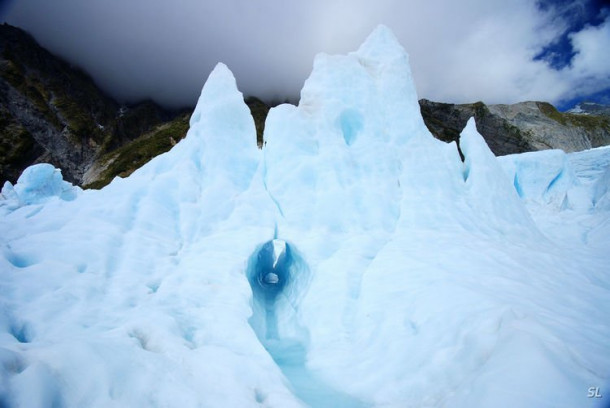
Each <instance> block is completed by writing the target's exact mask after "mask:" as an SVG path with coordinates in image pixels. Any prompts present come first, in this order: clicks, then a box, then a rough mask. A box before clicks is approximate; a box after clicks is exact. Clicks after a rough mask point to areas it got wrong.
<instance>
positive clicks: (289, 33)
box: [7, 0, 610, 106]
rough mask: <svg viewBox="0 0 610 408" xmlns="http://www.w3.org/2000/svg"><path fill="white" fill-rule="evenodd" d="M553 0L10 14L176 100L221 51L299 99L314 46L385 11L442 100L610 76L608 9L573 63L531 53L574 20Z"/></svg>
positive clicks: (331, 46) (351, 39) (37, 1)
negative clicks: (557, 65)
mask: <svg viewBox="0 0 610 408" xmlns="http://www.w3.org/2000/svg"><path fill="white" fill-rule="evenodd" d="M583 1H584V0H578V1H573V2H571V3H574V4H575V3H579V4H584V3H583ZM547 3H548V2H547ZM565 3H566V2H565V1H564V2H563V4H564V6H565ZM567 3H570V2H569V1H568V2H567ZM549 4H550V5H549ZM549 4H547V5H546V6H545V7H541V6H540V3H536V2H534V1H533V0H513V1H511V2H506V1H500V0H464V1H460V2H455V1H453V0H410V1H400V0H377V1H376V2H371V1H368V0H309V1H294V0H290V1H285V0H257V1H255V2H253V1H251V0H225V1H221V0H206V1H199V0H174V1H169V0H158V1H154V2H151V1H148V0H88V1H86V2H85V1H82V0H54V1H53V2H50V1H45V0H20V1H18V2H16V3H15V4H14V5H13V9H12V11H11V12H10V13H9V15H8V17H7V21H8V22H9V23H11V24H14V25H17V26H19V27H22V28H24V29H26V30H28V31H29V32H31V33H32V34H33V35H34V36H35V37H36V38H37V40H38V41H39V42H40V43H41V44H42V45H43V46H45V47H47V48H49V49H50V50H51V51H53V52H55V53H58V54H60V55H62V56H63V57H65V58H67V59H68V60H70V61H71V62H73V63H75V64H77V65H79V66H81V67H83V68H84V69H85V70H86V71H87V72H89V73H90V74H91V75H92V76H93V77H94V78H95V80H96V81H97V82H98V84H99V85H101V86H102V87H103V88H104V89H106V90H108V91H109V92H110V93H111V94H113V95H114V96H116V97H118V98H119V99H122V100H125V101H135V100H138V99H142V98H146V97H151V98H153V99H155V100H157V101H158V102H160V103H163V104H166V105H170V106H180V105H192V104H194V102H195V101H196V100H197V95H198V94H199V91H200V89H201V86H202V84H203V82H204V81H205V78H206V77H207V75H208V74H209V72H210V71H211V69H212V68H213V67H214V65H215V64H216V63H217V62H219V61H222V62H224V63H226V64H227V65H228V66H229V68H230V69H231V70H232V71H233V72H234V74H235V76H236V78H237V82H238V86H239V87H240V89H241V90H242V91H243V92H244V93H245V94H247V95H257V96H260V97H263V98H265V99H267V100H271V99H284V98H286V97H289V98H293V99H295V98H296V97H298V93H299V91H300V88H301V87H302V85H303V82H304V81H305V79H306V78H307V76H308V75H309V72H310V71H311V67H312V63H313V57H314V55H315V54H316V53H317V52H327V53H345V52H348V51H352V50H355V49H357V48H358V46H359V44H360V43H361V42H362V41H363V40H364V38H366V36H367V35H368V33H369V32H371V31H372V30H373V29H374V27H375V26H377V24H379V23H384V24H386V25H388V26H389V27H391V28H392V29H393V30H394V32H395V33H396V35H397V37H398V38H399V40H400V41H401V43H402V44H403V46H404V47H405V49H406V50H407V51H408V52H409V54H410V59H411V64H412V69H413V74H414V77H415V82H416V86H417V89H418V93H419V96H420V97H425V98H429V99H432V100H439V101H446V102H472V101H476V100H483V101H485V102H488V103H512V102H517V101H521V100H528V99H538V100H550V101H552V102H557V101H560V100H562V99H566V98H569V97H572V96H573V94H574V92H575V90H578V89H579V87H581V86H582V87H583V88H582V89H592V88H594V87H595V84H596V81H601V83H602V84H604V83H605V84H607V81H606V82H604V78H606V79H607V73H608V66H610V64H608V61H607V57H605V56H601V55H599V54H600V52H599V51H595V50H596V47H597V49H598V50H599V49H600V47H604V46H606V48H605V49H606V50H607V49H610V48H608V47H607V42H608V33H607V31H608V29H607V27H608V24H607V21H606V23H605V24H604V25H603V26H598V27H585V28H583V29H582V31H580V32H576V33H574V34H572V35H571V36H570V39H571V41H572V43H573V45H574V49H575V51H576V52H577V54H576V55H575V57H574V59H573V61H572V64H571V65H570V66H566V67H564V68H563V69H561V70H558V69H554V68H553V67H551V66H550V65H549V64H548V63H547V62H546V61H544V60H540V59H538V60H535V57H536V55H538V54H540V52H541V50H542V49H543V48H544V47H545V46H547V45H548V44H550V43H552V42H553V41H554V40H555V39H557V38H558V37H559V36H561V35H564V34H565V32H566V29H568V28H569V27H570V22H569V21H568V20H567V18H568V17H567V16H569V13H565V9H560V8H559V7H554V6H552V4H551V3H549ZM601 49H602V50H603V49H604V48H601ZM601 54H604V55H606V54H608V53H607V52H606V53H601ZM603 86H607V85H603Z"/></svg>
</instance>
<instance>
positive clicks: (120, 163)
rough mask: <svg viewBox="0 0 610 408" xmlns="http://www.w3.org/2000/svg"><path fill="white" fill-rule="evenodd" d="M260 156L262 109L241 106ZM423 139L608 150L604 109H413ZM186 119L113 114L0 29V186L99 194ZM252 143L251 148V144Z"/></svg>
mask: <svg viewBox="0 0 610 408" xmlns="http://www.w3.org/2000/svg"><path fill="white" fill-rule="evenodd" d="M246 104H247V105H248V107H249V108H250V112H251V114H252V116H253V118H254V121H255V126H256V130H257V134H256V143H257V145H258V146H259V147H262V146H263V143H264V141H263V132H264V127H265V120H266V118H267V114H268V112H269V109H270V108H271V106H270V105H269V104H266V103H265V102H263V101H261V100H259V99H257V98H255V97H248V98H246ZM419 104H420V109H421V113H422V115H423V119H424V122H425V124H426V126H427V128H428V129H429V130H430V132H431V133H432V134H433V135H434V136H435V137H436V138H438V139H440V140H443V141H445V142H450V141H455V142H457V143H458V148H459V134H460V132H461V131H462V129H464V127H465V125H466V122H467V120H468V119H469V118H470V117H473V116H474V117H475V118H476V126H477V129H478V131H479V132H480V133H481V134H482V135H483V137H484V138H485V140H486V142H487V144H488V145H489V147H490V148H491V150H492V152H493V153H494V154H496V155H507V154H513V153H522V152H529V151H536V150H544V149H562V150H564V151H566V152H574V151H579V150H583V149H588V148H591V147H597V146H603V145H607V144H610V117H608V116H607V115H606V116H603V115H602V114H603V112H607V107H606V110H604V107H603V106H599V105H594V104H587V103H583V104H581V106H582V107H583V108H582V109H583V110H582V112H583V113H588V114H587V115H584V114H576V113H574V112H572V113H570V112H568V113H561V112H558V111H557V110H556V109H555V108H554V107H553V106H552V105H550V104H548V103H544V102H524V103H518V104H514V105H485V104H484V103H482V102H477V103H472V104H461V105H455V104H446V103H438V102H431V101H428V100H425V99H422V100H420V101H419ZM189 116H190V115H189V112H188V111H186V110H184V111H179V112H170V111H166V110H164V109H163V108H161V107H159V106H158V105H156V104H155V103H153V102H152V101H145V102H142V103H139V104H136V105H133V106H129V107H128V106H122V105H120V104H119V103H118V102H116V101H115V100H113V99H112V98H110V97H109V96H107V95H105V94H104V93H103V92H102V91H100V90H99V89H98V88H97V86H96V85H95V83H94V82H93V80H92V79H91V78H90V77H89V76H88V75H87V74H86V73H84V72H82V71H81V70H79V69H78V68H76V67H74V66H71V65H70V64H69V63H67V62H65V61H63V60H62V59H61V58H58V57H56V56H54V55H52V54H50V53H49V52H48V51H46V50H45V49H44V48H42V47H40V46H39V45H38V44H37V43H36V41H35V40H34V39H33V38H32V37H31V36H29V35H28V34H27V33H25V32H23V31H22V30H20V29H19V28H16V27H12V26H10V25H7V24H4V25H2V26H0V181H1V182H3V181H5V180H8V181H10V182H12V183H15V182H16V180H17V178H18V177H19V175H20V174H21V172H22V171H23V170H24V169H25V168H26V167H27V166H29V165H31V164H34V163H41V162H48V163H51V164H53V165H55V166H57V167H59V168H61V169H62V172H63V176H64V178H65V179H66V180H68V181H70V182H72V183H75V184H77V185H80V186H83V187H85V188H101V187H103V186H105V185H107V184H108V183H110V181H111V180H112V179H113V178H114V177H116V176H123V177H124V176H126V175H128V174H131V173H132V172H133V171H134V170H135V169H137V168H139V167H140V166H142V165H143V164H144V163H146V162H148V161H149V160H150V159H152V158H153V157H155V156H157V155H159V154H161V153H163V152H166V151H167V150H169V149H170V148H171V147H172V146H173V145H174V144H175V143H176V142H178V141H179V140H180V139H181V138H183V137H184V135H185V134H186V131H187V129H188V122H189ZM253 143H254V140H253Z"/></svg>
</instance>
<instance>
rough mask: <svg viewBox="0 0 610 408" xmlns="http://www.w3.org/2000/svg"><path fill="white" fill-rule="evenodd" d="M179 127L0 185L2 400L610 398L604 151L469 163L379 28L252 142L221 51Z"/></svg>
mask: <svg viewBox="0 0 610 408" xmlns="http://www.w3.org/2000/svg"><path fill="white" fill-rule="evenodd" d="M190 125H191V126H190V130H189V132H188V135H187V137H186V138H185V139H184V140H183V141H181V142H180V143H178V144H177V145H176V146H175V147H174V148H173V149H172V150H171V151H169V152H168V153H166V154H163V155H161V156H159V157H156V158H155V159H153V160H152V161H151V162H149V163H148V164H146V165H145V166H144V167H142V168H141V169H139V170H137V171H136V172H135V173H133V174H132V175H131V176H130V177H128V178H125V179H121V178H117V179H115V180H114V181H113V182H112V183H111V184H110V185H109V186H107V187H106V188H104V189H102V190H99V191H94V190H87V191H81V190H80V189H78V188H75V187H72V186H70V185H69V184H68V183H66V182H64V181H63V180H62V179H61V174H60V173H59V171H58V170H56V169H54V168H52V167H50V166H48V165H40V166H36V167H32V168H30V169H28V170H27V171H26V173H24V175H23V176H22V178H21V179H19V182H18V183H17V184H16V185H15V186H12V185H10V184H8V183H7V184H6V185H5V186H4V188H3V189H2V196H1V197H0V231H1V233H0V250H1V253H0V255H1V256H0V406H9V407H13V406H15V407H281V408H290V407H303V406H312V407H401V408H402V407H469V408H471V407H496V408H497V407H549V408H550V407H554V408H557V407H566V408H568V407H570V408H571V407H588V406H591V407H594V406H600V405H595V404H599V403H600V402H603V400H600V399H595V398H587V395H588V390H589V389H590V387H598V391H599V393H600V394H601V395H604V398H605V399H606V401H607V398H610V387H609V386H610V379H609V374H610V319H609V318H608V316H610V268H609V266H610V194H609V193H608V191H609V189H610V170H608V169H609V164H610V149H603V148H601V149H595V150H590V151H585V152H581V153H574V154H564V153H563V152H561V151H544V152H536V153H528V154H522V155H514V156H507V157H501V158H496V157H495V156H494V155H493V154H492V153H491V152H490V150H489V148H488V147H487V145H486V144H485V141H484V140H483V139H482V137H481V136H480V135H479V134H478V133H477V131H476V127H475V124H474V122H473V121H472V120H471V121H470V122H469V123H468V125H467V127H466V128H465V129H464V131H463V133H462V136H461V139H460V148H461V150H462V152H463V154H464V157H465V159H464V161H463V162H462V160H461V159H460V156H459V154H458V150H457V147H456V145H455V144H446V143H443V142H441V141H438V140H436V139H434V138H433V137H432V136H431V135H430V133H429V132H428V130H427V129H426V127H425V125H424V122H423V120H422V117H421V114H420V111H419V106H418V103H417V95H416V91H415V88H414V84H413V80H412V77H411V72H410V68H409V62H408V56H407V54H406V52H405V51H404V50H403V48H402V47H401V46H400V45H399V44H398V43H397V41H396V39H395V37H394V36H393V34H392V33H391V31H390V30H389V29H387V28H385V27H383V26H381V27H379V28H377V29H376V30H375V31H374V32H373V33H372V34H371V35H370V36H369V37H368V38H367V39H366V41H365V42H364V44H363V45H362V46H361V47H360V48H359V49H358V50H357V51H356V52H353V53H350V54H348V55H338V56H330V55H318V56H317V57H316V59H315V62H314V66H313V71H312V73H311V76H310V77H309V78H308V79H307V81H306V82H305V84H304V87H303V90H302V93H301V100H300V103H299V105H298V106H292V105H280V106H278V107H275V108H273V109H272V110H271V111H270V113H269V116H268V118H267V122H266V128H265V135H264V138H265V141H266V144H265V146H264V147H263V148H262V149H258V148H257V146H256V131H255V127H254V122H253V119H252V117H251V115H250V112H249V110H248V107H247V106H246V105H245V104H244V101H243V96H242V94H241V93H240V92H239V91H238V90H237V87H236V82H235V79H234V77H233V75H232V73H231V72H230V71H229V69H228V68H227V67H226V66H224V65H222V64H219V65H218V66H217V67H216V68H215V69H214V71H213V72H212V73H211V75H210V76H209V78H208V80H207V82H206V83H205V85H204V87H203V90H202V92H201V96H200V98H199V101H198V103H197V107H196V108H195V110H194V113H193V115H192V118H191V123H190Z"/></svg>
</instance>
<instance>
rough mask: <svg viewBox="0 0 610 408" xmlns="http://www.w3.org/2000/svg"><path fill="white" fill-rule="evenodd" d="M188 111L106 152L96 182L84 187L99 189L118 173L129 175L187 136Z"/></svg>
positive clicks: (123, 175) (121, 175) (122, 175)
mask: <svg viewBox="0 0 610 408" xmlns="http://www.w3.org/2000/svg"><path fill="white" fill-rule="evenodd" d="M189 119H190V115H189V114H184V115H182V116H179V117H178V118H176V119H174V120H173V121H171V122H168V123H164V124H162V125H160V126H158V127H157V128H155V129H154V130H152V131H151V132H149V133H147V134H145V135H142V136H141V137H139V138H137V139H135V140H133V141H131V142H129V143H127V144H126V145H124V146H122V147H119V148H118V149H116V150H114V151H112V152H110V153H107V154H106V155H105V156H103V157H101V158H100V159H99V160H98V163H101V164H102V165H106V166H107V167H106V169H105V170H103V171H102V172H101V174H100V176H99V177H98V178H97V180H96V181H94V182H92V183H89V184H87V185H85V186H83V187H84V188H94V189H100V188H102V187H104V186H105V185H107V184H109V183H110V182H111V181H112V180H113V179H114V178H115V177H116V176H120V177H127V176H129V175H130V174H131V173H133V172H134V171H135V170H136V169H138V168H140V167H141V166H143V165H144V164H146V163H147V162H149V161H150V160H151V159H152V158H154V157H155V156H158V155H160V154H161V153H165V152H167V151H168V150H170V149H171V148H172V146H174V145H175V144H176V143H178V142H179V141H180V140H182V139H183V138H184V136H186V132H187V131H188V128H189Z"/></svg>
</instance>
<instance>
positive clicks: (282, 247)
mask: <svg viewBox="0 0 610 408" xmlns="http://www.w3.org/2000/svg"><path fill="white" fill-rule="evenodd" d="M285 252H286V242H285V241H283V240H281V239H274V240H273V267H274V268H275V267H276V266H277V263H278V261H279V260H280V257H281V256H282V255H284V253H285Z"/></svg>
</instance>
